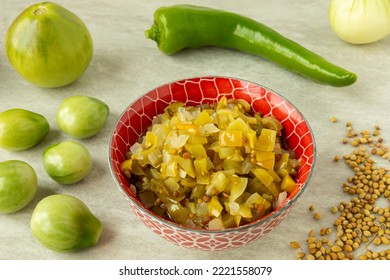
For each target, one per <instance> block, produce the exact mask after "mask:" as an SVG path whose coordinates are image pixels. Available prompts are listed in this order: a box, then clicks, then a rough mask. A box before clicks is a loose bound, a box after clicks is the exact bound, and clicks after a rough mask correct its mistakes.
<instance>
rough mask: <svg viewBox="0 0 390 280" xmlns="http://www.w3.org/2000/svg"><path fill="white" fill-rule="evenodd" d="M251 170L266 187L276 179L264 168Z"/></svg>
mask: <svg viewBox="0 0 390 280" xmlns="http://www.w3.org/2000/svg"><path fill="white" fill-rule="evenodd" d="M251 171H252V173H253V174H254V175H255V176H256V177H257V178H258V179H259V180H260V181H261V182H262V183H263V184H264V185H265V186H266V187H268V186H269V185H270V184H271V183H272V182H273V181H274V178H273V177H272V176H271V175H270V174H269V173H268V171H267V170H265V169H263V168H252V170H251Z"/></svg>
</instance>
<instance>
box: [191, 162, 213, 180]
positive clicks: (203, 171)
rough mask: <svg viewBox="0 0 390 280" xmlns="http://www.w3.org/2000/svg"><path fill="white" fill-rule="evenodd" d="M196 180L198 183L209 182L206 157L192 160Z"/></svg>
mask: <svg viewBox="0 0 390 280" xmlns="http://www.w3.org/2000/svg"><path fill="white" fill-rule="evenodd" d="M194 167H195V175H196V181H197V182H198V183H199V184H208V183H209V182H210V174H209V172H208V170H207V159H206V158H199V159H195V160H194Z"/></svg>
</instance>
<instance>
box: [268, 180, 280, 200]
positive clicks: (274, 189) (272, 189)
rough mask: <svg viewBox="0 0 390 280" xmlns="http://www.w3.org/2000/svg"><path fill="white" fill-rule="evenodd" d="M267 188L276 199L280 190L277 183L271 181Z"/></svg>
mask: <svg viewBox="0 0 390 280" xmlns="http://www.w3.org/2000/svg"><path fill="white" fill-rule="evenodd" d="M267 188H268V190H269V191H270V193H271V194H272V196H273V197H274V198H275V199H277V198H278V196H279V194H280V193H281V192H282V190H281V189H280V186H279V184H277V183H275V182H271V184H269V186H267Z"/></svg>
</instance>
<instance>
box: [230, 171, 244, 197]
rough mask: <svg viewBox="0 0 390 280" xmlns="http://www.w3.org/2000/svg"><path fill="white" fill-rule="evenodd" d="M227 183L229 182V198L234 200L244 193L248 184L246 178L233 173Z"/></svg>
mask: <svg viewBox="0 0 390 280" xmlns="http://www.w3.org/2000/svg"><path fill="white" fill-rule="evenodd" d="M229 184H231V188H230V197H229V200H230V201H235V200H236V199H237V198H238V197H239V196H240V195H242V194H243V193H244V191H245V189H246V186H247V184H248V178H246V177H238V176H237V175H233V176H231V177H230V182H229Z"/></svg>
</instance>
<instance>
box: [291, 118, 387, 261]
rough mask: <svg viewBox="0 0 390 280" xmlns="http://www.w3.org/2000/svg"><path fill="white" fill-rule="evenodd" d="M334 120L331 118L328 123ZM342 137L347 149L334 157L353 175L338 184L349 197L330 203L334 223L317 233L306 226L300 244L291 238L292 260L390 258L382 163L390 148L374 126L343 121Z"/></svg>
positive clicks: (318, 215)
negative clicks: (349, 149)
mask: <svg viewBox="0 0 390 280" xmlns="http://www.w3.org/2000/svg"><path fill="white" fill-rule="evenodd" d="M336 121H337V120H336V119H335V118H332V122H336ZM342 142H343V143H344V144H345V145H350V146H351V147H352V152H351V153H349V154H345V155H343V156H342V157H340V156H338V155H336V156H335V157H334V161H335V162H339V161H342V160H343V161H344V163H345V164H346V165H347V166H348V167H349V168H350V169H352V170H353V176H351V177H349V178H347V179H346V181H345V182H344V183H343V184H342V189H343V191H344V192H345V193H346V194H348V197H349V198H350V199H349V201H342V202H340V203H339V205H337V206H333V207H332V209H331V211H332V213H333V214H334V215H335V220H334V223H333V225H332V226H330V227H323V228H321V230H320V231H319V232H315V231H314V230H311V231H310V232H309V234H308V237H307V240H306V246H305V247H302V246H301V245H300V244H299V243H298V242H296V241H291V242H290V245H291V247H292V248H295V249H297V250H298V252H297V253H296V258H297V259H307V260H353V259H359V260H390V246H389V245H390V174H389V172H388V171H389V169H388V168H386V167H383V165H384V166H389V162H390V154H389V148H388V147H387V146H385V144H384V139H383V138H382V137H381V135H380V127H379V126H378V125H376V126H375V127H374V130H373V131H372V132H369V131H367V130H364V131H360V132H358V131H356V130H355V129H354V128H353V125H352V123H351V122H347V123H346V137H345V138H344V139H343V141H342ZM384 201H385V203H383V202H384ZM309 210H310V211H312V212H313V217H314V218H315V219H316V220H320V219H319V218H318V217H320V214H319V213H318V212H316V211H315V205H310V207H309Z"/></svg>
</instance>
